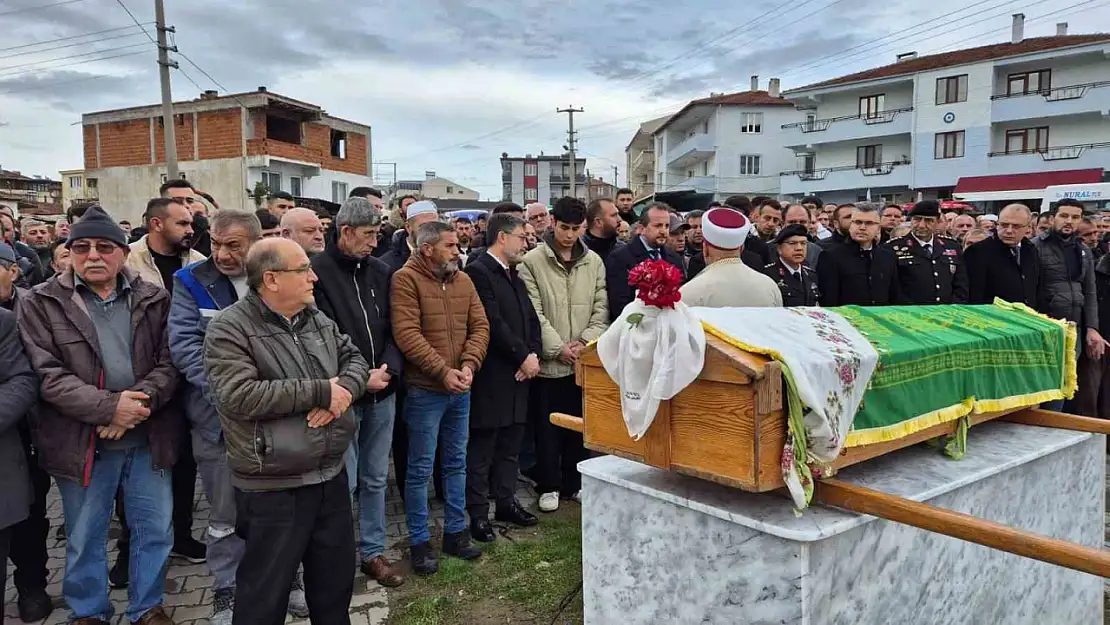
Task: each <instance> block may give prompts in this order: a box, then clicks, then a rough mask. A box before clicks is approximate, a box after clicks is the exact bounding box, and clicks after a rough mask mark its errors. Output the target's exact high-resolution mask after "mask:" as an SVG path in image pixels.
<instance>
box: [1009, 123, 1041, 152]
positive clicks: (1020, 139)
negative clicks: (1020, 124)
mask: <svg viewBox="0 0 1110 625" xmlns="http://www.w3.org/2000/svg"><path fill="white" fill-rule="evenodd" d="M1047 149H1048V126H1041V127H1039V128H1020V129H1018V130H1007V131H1006V153H1007V154H1021V153H1024V152H1044V151H1045V150H1047Z"/></svg>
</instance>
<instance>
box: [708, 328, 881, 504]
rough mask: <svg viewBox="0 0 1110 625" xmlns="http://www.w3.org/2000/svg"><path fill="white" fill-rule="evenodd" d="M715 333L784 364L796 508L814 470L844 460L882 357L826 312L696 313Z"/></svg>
mask: <svg viewBox="0 0 1110 625" xmlns="http://www.w3.org/2000/svg"><path fill="white" fill-rule="evenodd" d="M692 310H693V312H694V314H695V315H697V316H698V317H699V318H700V319H701V320H702V322H703V324H704V326H705V329H706V331H707V332H709V333H710V334H713V335H715V336H717V337H718V338H720V339H722V340H724V341H726V342H728V343H730V344H732V345H735V346H736V347H739V348H741V349H744V350H747V351H750V352H755V353H760V354H765V355H768V356H770V357H772V358H774V359H775V360H777V361H779V362H780V363H782V365H783V374H784V375H785V376H786V380H787V384H789V387H790V388H789V392H788V393H787V401H788V404H789V410H788V412H789V416H788V419H789V427H788V434H787V439H786V440H787V442H786V445H785V448H784V449H783V454H782V474H783V480H784V481H785V482H786V486H787V489H788V490H789V491H790V496H791V497H792V498H793V500H794V505H795V506H796V507H797V508H798V509H802V508H805V507H806V506H807V505H808V504H809V500H810V498H811V497H812V495H813V476H812V474H811V471H810V467H809V466H808V463H809V462H813V461H815V463H816V464H817V465H818V467H819V466H820V465H822V464H828V463H831V462H832V461H834V460H835V459H836V457H837V455H839V454H840V450H841V448H842V447H843V446H844V441H845V440H846V438H847V436H848V431H849V430H850V429H851V428H852V420H853V419H854V418H855V416H856V411H857V410H858V409H859V405H860V400H862V399H863V394H864V392H865V391H866V390H867V386H868V384H869V383H870V381H871V375H872V374H873V373H874V372H875V367H876V366H877V365H878V362H879V353H878V352H877V351H875V348H874V347H872V345H871V343H869V342H868V341H867V339H866V338H864V337H863V335H862V334H860V333H859V332H858V331H857V330H856V329H855V328H854V327H852V325H851V324H850V323H848V321H847V320H846V319H845V318H844V317H842V316H840V315H839V314H837V313H835V312H832V311H830V310H828V309H823V308H808V307H797V308H693V309H692Z"/></svg>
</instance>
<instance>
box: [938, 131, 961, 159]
mask: <svg viewBox="0 0 1110 625" xmlns="http://www.w3.org/2000/svg"><path fill="white" fill-rule="evenodd" d="M963 156H964V131H962V130H958V131H956V132H938V133H937V135H936V140H935V143H934V145H933V158H937V159H941V158H963Z"/></svg>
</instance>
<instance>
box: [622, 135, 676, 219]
mask: <svg viewBox="0 0 1110 625" xmlns="http://www.w3.org/2000/svg"><path fill="white" fill-rule="evenodd" d="M670 118H671V116H670V115H664V116H663V117H659V118H656V119H653V120H651V121H646V122H644V123H642V124H640V127H639V128H637V129H636V134H634V135H632V140H631V141H629V142H628V145H626V146H625V148H624V159H625V171H626V172H628V188H629V189H632V193H633V194H635V196H636V197H637V198H642V197H646V196H649V195H651V194H652V193H655V138H654V136H655V131H656V130H659V127H660V126H662V125H663V124H664V123H666V121H667V120H668V119H670Z"/></svg>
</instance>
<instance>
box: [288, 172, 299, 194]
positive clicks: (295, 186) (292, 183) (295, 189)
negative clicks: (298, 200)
mask: <svg viewBox="0 0 1110 625" xmlns="http://www.w3.org/2000/svg"><path fill="white" fill-rule="evenodd" d="M289 193H292V194H293V197H301V196H302V193H301V177H300V176H289Z"/></svg>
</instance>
